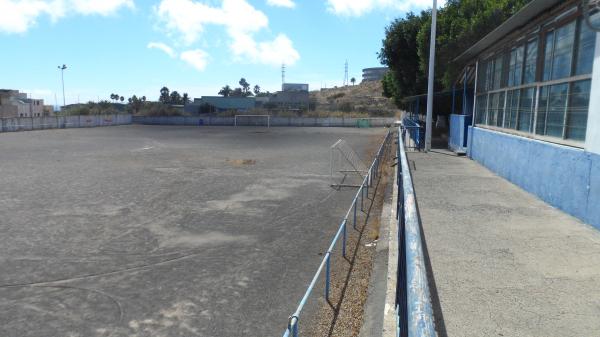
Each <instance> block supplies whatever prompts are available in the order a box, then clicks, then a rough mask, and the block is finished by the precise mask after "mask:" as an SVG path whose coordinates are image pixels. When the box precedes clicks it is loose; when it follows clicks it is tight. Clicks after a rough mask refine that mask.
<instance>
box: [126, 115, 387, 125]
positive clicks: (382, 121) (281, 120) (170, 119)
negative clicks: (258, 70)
mask: <svg viewBox="0 0 600 337" xmlns="http://www.w3.org/2000/svg"><path fill="white" fill-rule="evenodd" d="M259 118H262V120H264V117H259ZM361 120H368V121H369V125H370V126H371V127H383V126H390V125H392V124H393V123H394V122H395V121H396V119H395V118H393V117H382V118H343V117H271V126H295V127H299V126H305V127H306V126H316V127H357V126H358V123H359V121H361ZM133 123H134V124H144V125H193V126H234V124H235V118H234V117H211V116H207V117H204V116H203V117H180V116H157V117H148V116H135V117H133ZM252 125H255V123H252Z"/></svg>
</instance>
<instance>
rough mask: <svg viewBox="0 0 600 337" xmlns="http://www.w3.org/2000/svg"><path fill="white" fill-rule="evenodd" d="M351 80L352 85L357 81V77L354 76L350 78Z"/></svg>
mask: <svg viewBox="0 0 600 337" xmlns="http://www.w3.org/2000/svg"><path fill="white" fill-rule="evenodd" d="M350 82H352V85H354V83H356V78H354V77H352V78H351V79H350Z"/></svg>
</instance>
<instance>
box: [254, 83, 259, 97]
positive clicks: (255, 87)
mask: <svg viewBox="0 0 600 337" xmlns="http://www.w3.org/2000/svg"><path fill="white" fill-rule="evenodd" d="M254 94H255V95H257V96H258V94H260V86H259V85H258V84H257V85H255V86H254Z"/></svg>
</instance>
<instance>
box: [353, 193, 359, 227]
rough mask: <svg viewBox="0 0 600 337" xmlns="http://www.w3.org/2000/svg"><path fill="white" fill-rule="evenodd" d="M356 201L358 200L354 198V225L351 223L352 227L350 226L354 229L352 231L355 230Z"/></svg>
mask: <svg viewBox="0 0 600 337" xmlns="http://www.w3.org/2000/svg"><path fill="white" fill-rule="evenodd" d="M357 201H358V200H357V199H356V198H355V199H354V223H353V225H352V226H353V227H354V229H356V202H357Z"/></svg>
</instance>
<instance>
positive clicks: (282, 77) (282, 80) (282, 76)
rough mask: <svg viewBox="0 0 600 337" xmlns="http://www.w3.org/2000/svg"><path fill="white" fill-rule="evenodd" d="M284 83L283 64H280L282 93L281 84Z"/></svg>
mask: <svg viewBox="0 0 600 337" xmlns="http://www.w3.org/2000/svg"><path fill="white" fill-rule="evenodd" d="M284 83H285V63H282V64H281V90H282V91H283V84H284Z"/></svg>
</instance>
